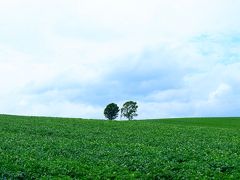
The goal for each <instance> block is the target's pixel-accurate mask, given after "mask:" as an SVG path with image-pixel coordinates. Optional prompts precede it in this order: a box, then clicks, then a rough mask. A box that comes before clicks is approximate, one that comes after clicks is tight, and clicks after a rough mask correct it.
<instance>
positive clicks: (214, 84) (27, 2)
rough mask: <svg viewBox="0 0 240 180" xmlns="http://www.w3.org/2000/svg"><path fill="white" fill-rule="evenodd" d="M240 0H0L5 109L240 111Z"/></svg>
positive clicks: (87, 113) (148, 113)
mask: <svg viewBox="0 0 240 180" xmlns="http://www.w3.org/2000/svg"><path fill="white" fill-rule="evenodd" d="M239 7H240V1H239V0H211V1H209V0H181V1H179V0H168V1H167V0H116V1H113V0H101V1H99V0H51V1H49V0H41V1H32V0H21V1H19V0H7V1H3V0H2V1H0V113H2V114H19V115H38V116H63V117H81V118H100V119H102V118H104V115H103V110H104V108H105V107H106V105H107V104H109V103H111V102H114V103H117V104H118V105H119V106H120V107H121V105H122V104H123V103H124V102H126V101H128V100H133V101H136V102H137V103H138V105H139V109H138V114H139V116H138V118H139V119H146V118H169V117H201V116H240V75H239V72H240V21H239V17H240V11H239Z"/></svg>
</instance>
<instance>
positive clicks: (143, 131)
mask: <svg viewBox="0 0 240 180" xmlns="http://www.w3.org/2000/svg"><path fill="white" fill-rule="evenodd" d="M239 130H240V118H188V119H168V120H158V121H157V120H152V121H131V122H109V121H96V120H80V119H64V118H43V117H41V118H40V117H21V116H6V115H1V116H0V142H1V143H0V157H1V158H0V179H1V178H4V177H7V178H9V177H15V178H40V177H46V178H53V177H58V178H59V177H61V178H79V177H86V178H101V177H104V178H114V177H119V178H121V179H122V178H137V177H144V178H151V179H152V178H156V179H157V178H166V179H171V178H177V179H180V178H187V179H189V178H191V177H200V178H204V177H206V178H210V177H217V178H229V177H233V178H236V179H239V178H240V156H239V155H240V133H239Z"/></svg>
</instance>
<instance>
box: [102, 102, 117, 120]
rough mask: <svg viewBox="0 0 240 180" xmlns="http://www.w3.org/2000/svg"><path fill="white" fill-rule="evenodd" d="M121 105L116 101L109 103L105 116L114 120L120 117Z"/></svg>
mask: <svg viewBox="0 0 240 180" xmlns="http://www.w3.org/2000/svg"><path fill="white" fill-rule="evenodd" d="M118 112H119V107H118V105H117V104H115V103H111V104H108V105H107V106H106V108H105V109H104V116H105V117H106V118H107V119H109V120H114V119H116V118H117V117H118Z"/></svg>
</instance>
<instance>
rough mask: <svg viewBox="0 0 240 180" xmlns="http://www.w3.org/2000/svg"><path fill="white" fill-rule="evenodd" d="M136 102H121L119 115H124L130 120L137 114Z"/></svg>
mask: <svg viewBox="0 0 240 180" xmlns="http://www.w3.org/2000/svg"><path fill="white" fill-rule="evenodd" d="M137 108H138V105H137V102H134V101H127V102H125V103H124V104H123V107H122V108H121V116H124V117H126V118H127V119H128V120H132V119H133V118H134V117H135V116H137V115H138V114H137Z"/></svg>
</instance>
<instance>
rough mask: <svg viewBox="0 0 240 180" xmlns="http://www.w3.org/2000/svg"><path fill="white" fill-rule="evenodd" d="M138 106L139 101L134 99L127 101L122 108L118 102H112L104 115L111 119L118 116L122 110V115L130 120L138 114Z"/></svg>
mask: <svg viewBox="0 0 240 180" xmlns="http://www.w3.org/2000/svg"><path fill="white" fill-rule="evenodd" d="M137 108H138V105H137V102H134V101H127V102H125V103H124V104H123V106H122V108H121V109H119V107H118V105H117V104H115V103H110V104H108V105H107V106H106V108H105V109H104V116H105V117H106V118H107V119H109V120H114V119H116V118H117V117H118V114H119V111H120V112H121V117H126V118H127V119H128V120H132V119H133V118H134V117H135V116H137V115H138V114H137Z"/></svg>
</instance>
